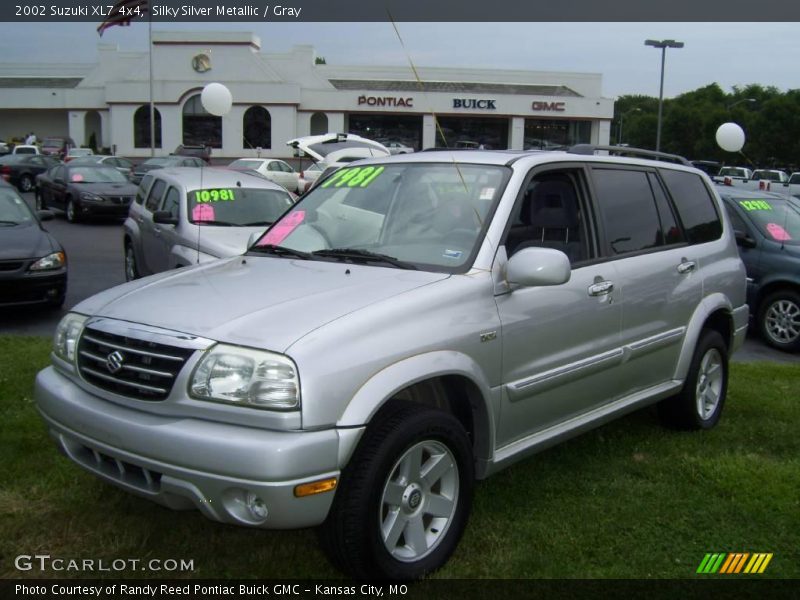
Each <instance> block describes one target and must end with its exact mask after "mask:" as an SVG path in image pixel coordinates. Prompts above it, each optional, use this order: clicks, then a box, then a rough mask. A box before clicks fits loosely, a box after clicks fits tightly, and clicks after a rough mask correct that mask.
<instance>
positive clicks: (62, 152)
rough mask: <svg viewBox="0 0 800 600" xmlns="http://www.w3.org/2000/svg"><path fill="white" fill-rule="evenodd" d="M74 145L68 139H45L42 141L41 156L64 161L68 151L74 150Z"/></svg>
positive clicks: (71, 140)
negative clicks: (53, 157)
mask: <svg viewBox="0 0 800 600" xmlns="http://www.w3.org/2000/svg"><path fill="white" fill-rule="evenodd" d="M75 145H76V144H75V141H74V140H73V139H72V138H70V137H58V136H56V137H46V138H44V141H42V154H46V155H48V156H55V157H57V158H58V159H59V160H64V157H65V156H66V155H67V152H69V149H70V148H74V147H75Z"/></svg>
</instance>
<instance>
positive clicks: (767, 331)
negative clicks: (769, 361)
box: [756, 289, 800, 352]
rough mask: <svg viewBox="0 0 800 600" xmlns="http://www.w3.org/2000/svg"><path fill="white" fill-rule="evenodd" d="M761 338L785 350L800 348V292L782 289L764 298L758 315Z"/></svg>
mask: <svg viewBox="0 0 800 600" xmlns="http://www.w3.org/2000/svg"><path fill="white" fill-rule="evenodd" d="M756 322H757V326H758V332H759V333H760V334H761V338H762V339H763V340H764V341H765V342H766V343H767V344H769V345H770V346H772V347H773V348H777V349H778V350H783V351H784V352H797V351H798V350H800V294H798V293H797V292H795V291H794V290H790V289H782V290H778V291H776V292H773V293H771V294H770V295H769V296H767V297H766V298H764V300H763V301H762V302H761V304H760V305H759V308H758V315H757V316H756Z"/></svg>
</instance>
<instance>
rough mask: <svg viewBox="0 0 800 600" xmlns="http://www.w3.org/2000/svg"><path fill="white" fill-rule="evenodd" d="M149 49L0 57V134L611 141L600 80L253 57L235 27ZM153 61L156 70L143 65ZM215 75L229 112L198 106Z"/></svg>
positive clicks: (510, 143)
mask: <svg viewBox="0 0 800 600" xmlns="http://www.w3.org/2000/svg"><path fill="white" fill-rule="evenodd" d="M152 42H153V43H152V46H151V48H152V55H150V54H148V52H126V51H122V50H120V49H119V48H118V47H117V46H115V45H108V44H100V45H99V46H98V61H97V63H95V64H89V65H87V64H68V63H63V64H62V63H58V64H57V63H52V64H9V63H5V64H3V65H0V87H1V88H2V93H0V139H4V140H10V139H12V138H15V137H16V138H20V137H24V136H25V135H26V134H27V133H28V132H30V131H33V132H35V133H36V135H37V137H38V139H39V140H42V139H43V138H44V137H48V136H69V137H71V138H72V139H73V140H75V142H76V143H77V144H78V145H94V146H96V147H97V148H110V149H111V150H112V151H113V152H115V153H116V154H119V155H123V156H129V157H146V156H149V155H150V145H151V144H150V108H149V102H150V97H151V89H152V97H153V100H154V104H155V112H154V115H155V119H154V121H155V128H154V129H155V136H154V138H155V146H156V154H158V155H161V154H169V153H170V152H173V151H174V150H175V148H176V147H177V146H178V145H180V144H184V145H199V144H202V145H210V146H211V147H212V148H213V149H214V150H213V151H212V156H213V157H217V158H223V157H231V158H232V157H239V156H275V157H284V158H286V157H290V156H291V155H292V153H291V149H290V148H288V147H287V146H286V141H287V140H289V139H292V138H295V137H298V136H303V135H309V134H318V133H325V132H329V131H335V132H352V133H358V134H360V135H364V136H366V137H370V138H373V139H382V140H394V141H398V142H400V143H402V144H404V145H407V146H411V147H413V148H414V149H421V148H430V147H434V146H437V147H442V146H449V147H456V146H460V147H476V146H478V145H482V146H484V147H487V148H500V149H505V148H510V149H529V148H544V149H548V148H555V147H563V146H565V145H570V144H574V143H594V144H608V143H609V131H610V124H611V119H612V117H613V111H614V105H613V100H611V99H609V98H603V97H602V95H601V86H602V76H601V75H600V74H595V73H558V72H546V71H520V70H502V69H456V68H434V67H418V68H417V69H416V71H417V74H418V76H419V79H417V76H416V75H415V74H414V71H413V70H412V69H411V68H410V67H381V66H357V67H353V66H335V65H328V64H316V60H315V59H316V56H315V52H314V49H313V48H312V47H311V46H295V47H293V48H292V49H291V50H290V51H288V52H286V53H282V54H272V53H268V52H263V51H262V46H261V40H260V39H259V38H258V36H256V35H253V34H250V33H244V32H165V31H162V32H153V37H152ZM151 66H152V78H151V77H150V69H151ZM210 82H219V83H223V84H224V85H225V86H227V87H228V89H229V90H230V91H231V94H232V96H233V106H232V108H231V110H230V111H229V112H228V113H227V114H225V115H224V116H222V117H218V116H214V115H211V114H209V113H207V112H206V111H205V109H204V108H203V105H202V103H201V101H200V93H201V91H202V89H203V87H204V86H205V85H206V84H207V83H210Z"/></svg>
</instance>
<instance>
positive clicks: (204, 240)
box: [123, 167, 294, 281]
mask: <svg viewBox="0 0 800 600" xmlns="http://www.w3.org/2000/svg"><path fill="white" fill-rule="evenodd" d="M293 202H294V200H293V199H292V196H290V195H289V193H288V192H287V191H286V190H285V189H284V188H283V187H281V186H279V185H277V184H275V183H272V182H271V181H269V180H267V179H265V178H263V177H260V176H258V175H257V174H250V173H241V172H237V171H231V170H227V169H215V168H210V167H203V168H200V169H194V168H188V167H183V168H171V169H158V170H155V171H152V172H150V173H148V174H147V175H145V176H144V178H143V179H142V183H141V184H140V185H139V189H138V191H137V193H136V198H135V200H134V202H133V203H131V207H130V212H129V213H128V218H127V219H126V220H125V224H124V231H125V233H124V238H123V247H124V251H125V278H126V280H128V281H131V280H133V279H137V278H138V277H141V276H144V275H151V274H153V273H160V272H161V271H168V270H170V269H175V268H178V267H185V266H188V265H193V264H197V263H201V262H206V261H209V260H215V259H217V258H221V257H227V256H233V255H236V254H241V253H242V252H244V251H245V250H246V249H247V246H248V240H250V238H251V237H252V236H253V235H254V234H258V233H260V232H262V231H264V229H266V228H267V227H268V226H269V225H272V223H274V222H275V220H277V219H278V217H280V216H281V215H282V214H283V213H284V212H286V210H288V209H289V207H291V206H292V204H293Z"/></svg>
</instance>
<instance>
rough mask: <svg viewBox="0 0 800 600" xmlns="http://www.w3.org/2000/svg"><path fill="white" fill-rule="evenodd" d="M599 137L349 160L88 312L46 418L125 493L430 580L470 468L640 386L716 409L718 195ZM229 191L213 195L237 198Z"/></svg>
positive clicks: (450, 545)
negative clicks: (249, 227) (188, 263)
mask: <svg viewBox="0 0 800 600" xmlns="http://www.w3.org/2000/svg"><path fill="white" fill-rule="evenodd" d="M597 150H598V149H597V148H587V147H581V148H575V149H573V150H572V152H571V153H566V152H561V153H556V152H544V153H541V152H540V153H531V152H517V153H513V152H485V151H468V152H466V151H465V152H459V151H440V152H419V153H415V154H413V155H410V156H394V157H385V158H376V159H369V160H363V161H360V162H358V163H351V164H350V165H349V166H345V167H342V168H341V169H339V170H338V171H336V172H335V173H333V174H332V175H331V176H329V177H328V178H327V179H324V180H320V181H319V183H318V184H317V185H316V186H315V187H314V188H313V189H311V190H310V191H309V192H308V193H307V194H305V195H304V196H303V197H302V198H301V199H300V200H299V201H298V202H297V204H295V205H294V206H293V207H292V208H291V209H290V210H289V211H288V212H287V213H285V214H284V215H283V216H282V217H281V218H280V219H278V221H277V222H276V223H275V224H274V225H272V226H271V227H270V228H269V229H268V230H267V231H266V233H265V234H264V235H263V236H262V237H261V238H260V239H259V240H258V241H256V242H255V244H254V245H252V246H251V247H250V250H249V251H248V252H247V253H246V254H245V255H244V256H235V257H231V258H228V259H223V260H217V261H213V262H208V263H206V264H201V265H197V266H195V267H190V268H186V269H181V270H180V271H178V272H170V273H169V274H163V275H160V276H155V277H152V278H147V279H145V280H144V281H140V282H131V283H128V284H125V285H122V286H119V287H116V288H112V289H110V290H106V291H105V292H102V293H101V294H99V295H97V296H94V297H92V298H89V299H87V300H85V301H83V302H82V303H81V304H79V305H78V306H76V307H75V309H74V310H73V311H72V312H70V313H69V314H68V315H67V316H65V318H64V319H63V320H62V322H61V323H60V324H59V326H58V328H57V331H56V334H55V338H54V348H53V354H52V357H53V359H52V360H53V365H52V366H50V367H48V368H47V369H45V370H43V371H42V372H40V373H39V375H38V376H37V379H36V386H35V400H36V404H37V407H38V410H39V413H40V414H41V415H42V417H43V418H44V421H45V423H46V425H47V427H48V429H49V430H50V432H51V433H52V434H53V435H52V437H53V439H54V440H55V441H56V443H57V444H58V445H59V446H60V448H61V450H62V451H63V452H64V453H65V454H66V456H68V457H69V458H70V459H71V460H73V461H74V462H75V463H77V464H78V465H80V466H81V467H83V468H84V469H87V470H88V471H90V472H92V473H94V474H95V475H97V476H99V477H100V478H102V479H104V480H105V481H107V482H110V483H113V484H115V485H118V486H120V487H122V488H123V489H126V490H128V491H130V492H133V493H137V494H139V495H141V496H144V497H146V498H148V499H150V500H153V501H155V502H159V503H161V504H164V505H167V506H170V507H172V508H191V507H195V508H197V509H199V510H200V511H202V513H203V514H204V515H205V516H207V517H209V518H211V519H215V520H218V521H222V522H226V523H234V524H238V525H246V526H251V527H260V528H265V529H269V528H281V529H283V528H297V527H309V526H320V527H321V532H320V540H321V542H322V545H323V548H324V549H325V551H326V552H327V554H328V555H329V556H330V557H331V558H332V560H333V562H334V564H336V565H338V566H339V567H340V568H342V569H344V570H345V571H346V572H347V573H349V574H350V575H352V576H356V577H360V578H374V579H413V578H417V577H422V576H424V575H425V574H426V573H429V572H431V571H433V570H435V569H437V568H438V567H440V566H441V565H442V564H444V563H445V562H446V561H447V560H448V557H449V556H450V555H451V554H452V553H453V551H454V550H455V549H456V546H457V545H458V541H459V538H460V537H461V535H462V533H463V532H464V529H465V527H466V524H467V521H468V516H469V512H470V504H471V497H472V493H473V487H474V482H475V479H476V478H477V479H483V478H486V477H488V476H490V475H492V474H494V473H496V472H498V471H499V470H501V469H503V468H505V467H508V466H509V465H511V464H512V463H514V462H515V461H517V460H520V459H522V458H524V457H526V456H528V455H530V454H532V453H534V452H536V451H540V450H543V449H545V448H549V447H550V446H552V445H553V444H555V443H557V442H560V441H563V440H565V439H567V438H570V437H572V436H575V435H578V434H579V433H581V432H583V431H586V430H588V429H590V428H592V427H596V426H599V425H601V424H603V423H606V422H607V421H609V420H610V419H612V418H615V417H619V416H621V415H624V414H627V413H629V412H631V411H633V410H636V409H639V408H643V407H645V406H648V405H654V404H657V405H658V406H659V409H658V412H659V414H660V415H661V416H662V417H663V418H664V419H665V421H666V422H668V423H669V424H671V425H673V426H678V427H683V428H687V429H696V430H703V429H710V428H712V427H713V426H714V425H716V424H717V422H718V421H719V419H720V417H721V415H722V410H723V406H724V404H725V398H726V391H727V381H728V357H729V355H730V354H731V353H732V352H734V351H735V350H736V349H737V348H739V347H740V346H741V344H742V343H743V341H744V336H745V333H746V330H747V321H748V309H747V305H746V302H745V287H746V284H745V270H744V265H743V264H742V261H741V260H740V259H739V256H738V254H737V249H736V241H735V239H734V235H733V230H732V228H731V225H730V222H729V221H728V219H727V217H726V216H725V211H724V209H723V208H722V206H721V204H720V199H719V196H718V195H717V194H716V192H715V190H714V187H713V185H712V184H711V182H710V181H709V179H708V178H707V177H706V175H704V174H703V173H701V172H700V171H698V170H696V169H694V168H692V167H690V166H685V164H688V163H685V164H675V163H666V162H655V161H650V160H645V159H642V158H622V157H617V156H600V155H596V154H589V152H596V151H597ZM626 152H631V149H626ZM162 174H163V172H162ZM152 176H153V177H154V178H156V177H159V172H158V171H156V172H154V173H153V174H152ZM197 183H198V185H199V178H198V182H197ZM152 185H155V183H153V184H152ZM207 185H208V183H207V182H206V181H205V180H204V182H203V186H204V187H205V186H207ZM218 185H219V184H216V183H215V184H214V185H212V186H209V187H210V188H211V189H217V191H218V192H219V196H220V198H219V201H217V202H216V203H214V202H210V203H208V204H211V205H213V206H217V205H220V204H226V203H227V204H234V203H235V202H233V203H232V202H226V201H223V199H222V196H221V191H220V189H233V190H234V192H236V189H237V188H233V187H232V186H230V185H227V186H226V187H221V188H219V189H218V188H217V186H218ZM145 187H146V186H145ZM167 187H168V186H167V184H166V181H165V183H164V185H163V186H161V188H162V190H163V189H166V188H167ZM243 187H244V186H243ZM190 189H191V188H190ZM208 191H209V194H211V190H208ZM151 193H152V192H151ZM167 193H168V192H167ZM156 195H158V194H156ZM196 195H197V192H195V193H194V196H195V197H196ZM148 198H149V195H148ZM229 198H230V196H229ZM143 201H144V202H145V204H146V203H147V200H146V199H145V200H143ZM236 202H238V197H237V198H236ZM176 203H177V200H176ZM165 205H166V206H169V205H170V203H169V202H168V201H167V200H166V197H165V199H164V200H161V201H160V202H154V203H151V209H153V210H155V208H156V207H159V206H160V207H161V208H162V210H163V208H164V207H165ZM172 205H174V204H172ZM206 205H207V204H206ZM192 211H194V209H192ZM161 214H164V212H162V213H161ZM167 218H168V217H167V216H166V215H165V216H164V217H163V219H167ZM154 220H155V219H154ZM205 231H207V230H206V229H205V228H200V233H201V234H202V233H203V232H205ZM162 232H163V229H162ZM682 440H683V438H681V439H676V443H683V441H682ZM692 448H695V449H696V448H697V445H696V444H693V445H692ZM686 451H687V452H693V451H695V450H686ZM523 500H525V501H527V502H528V503H530V502H532V501H533V500H532V499H521V500H520V501H521V502H522V501H523ZM520 510H521V512H522V513H524V514H525V518H527V519H529V518H535V515H536V510H535V506H533V505H531V506H526V507H522V508H520Z"/></svg>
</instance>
